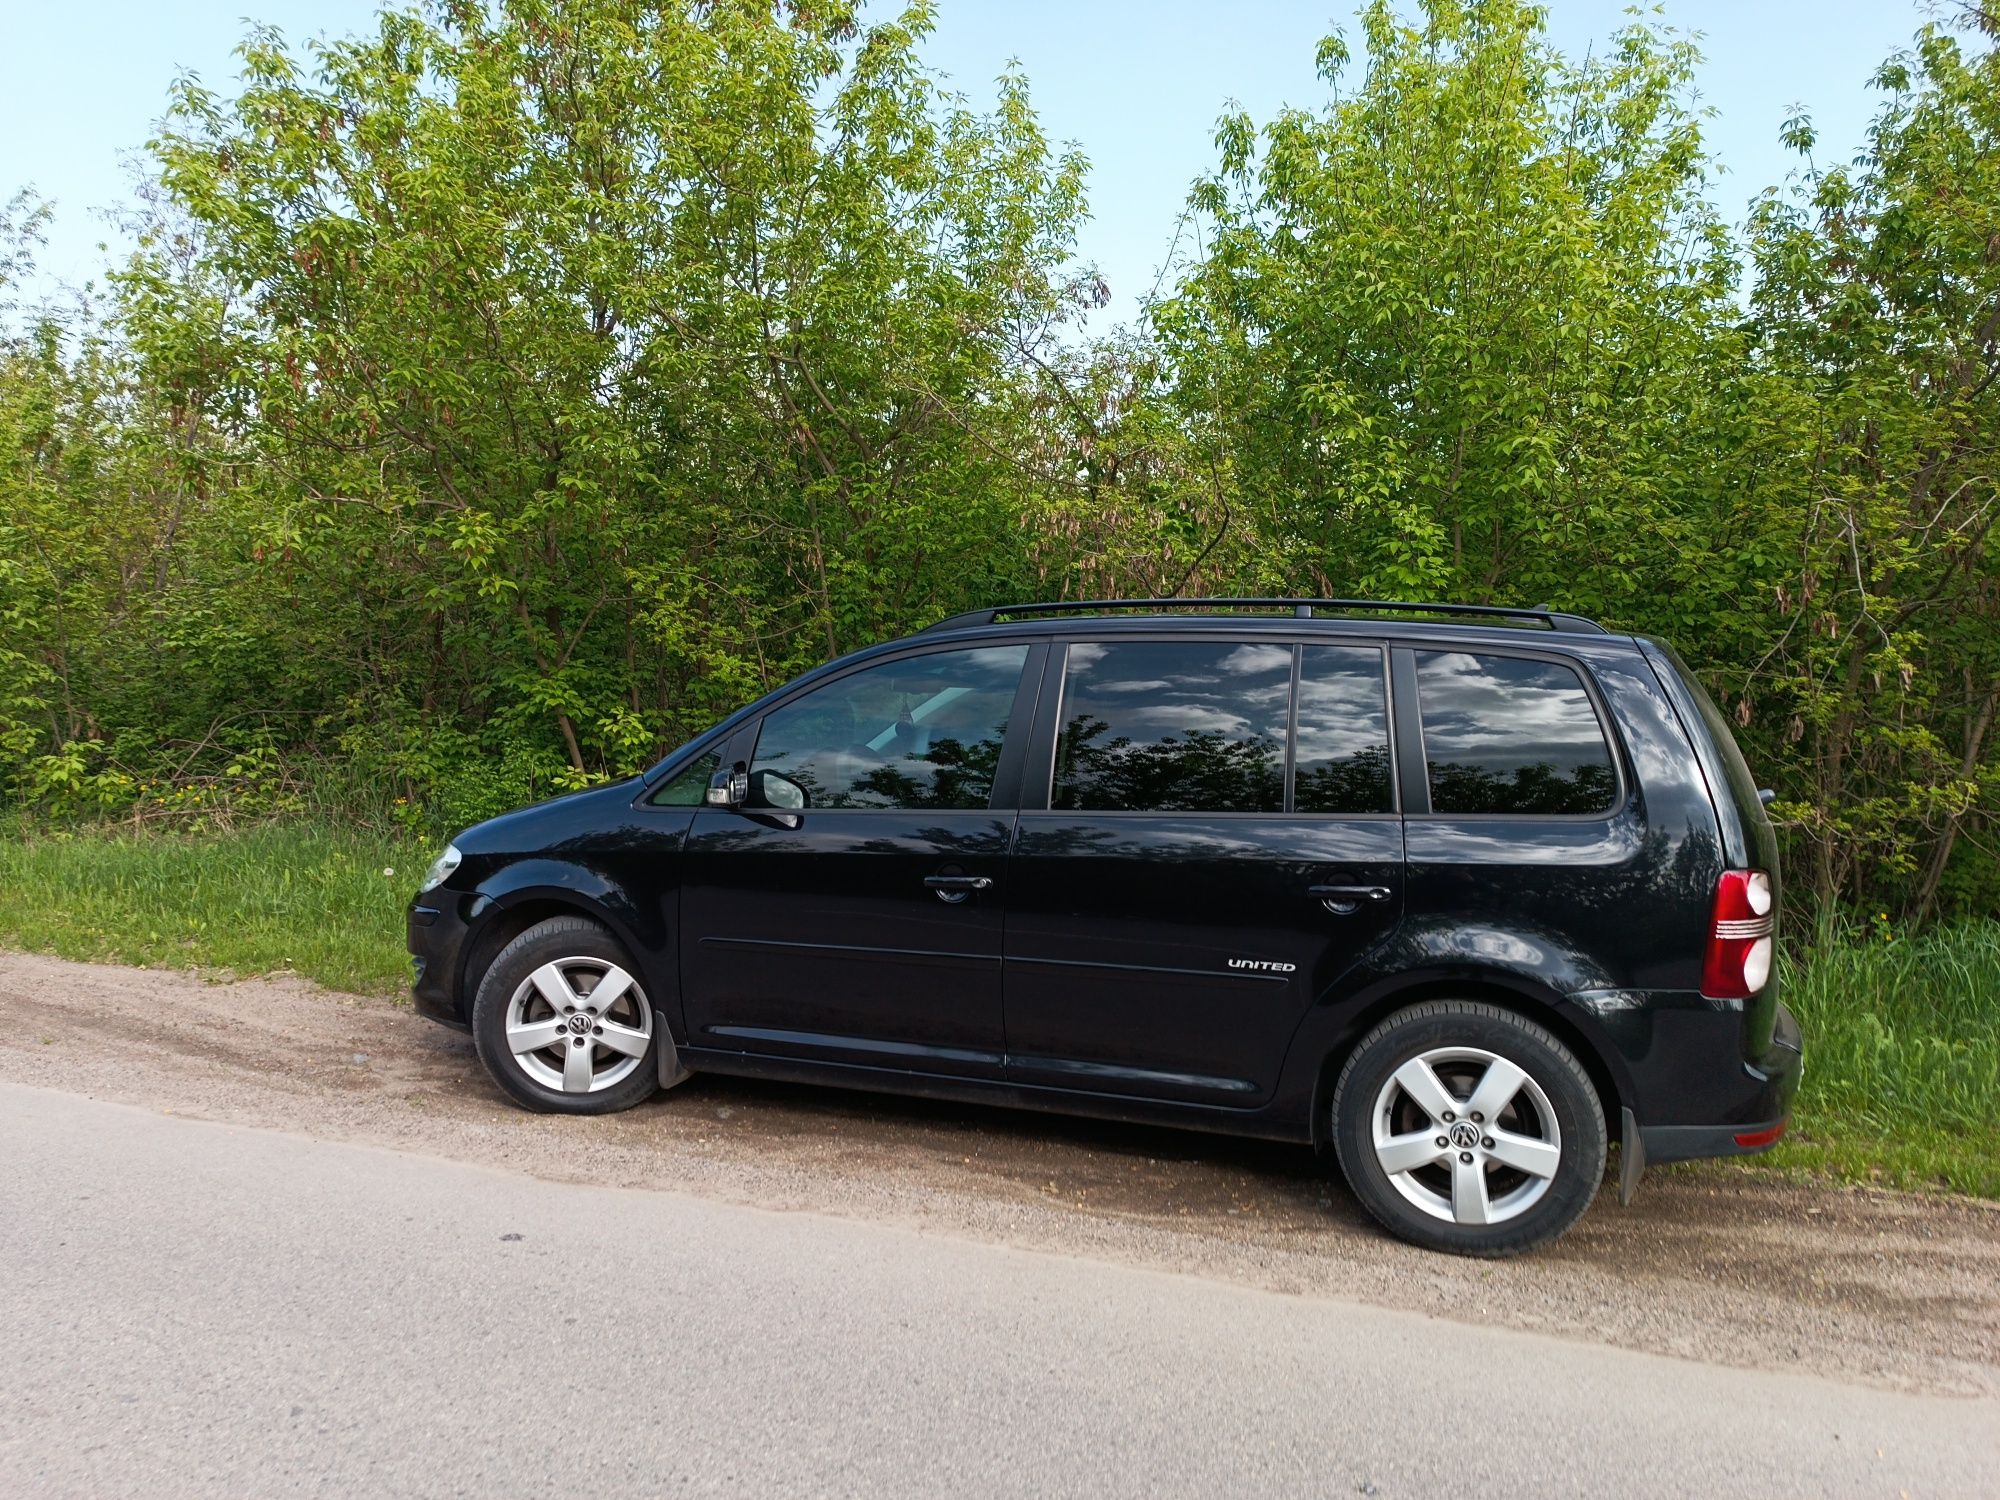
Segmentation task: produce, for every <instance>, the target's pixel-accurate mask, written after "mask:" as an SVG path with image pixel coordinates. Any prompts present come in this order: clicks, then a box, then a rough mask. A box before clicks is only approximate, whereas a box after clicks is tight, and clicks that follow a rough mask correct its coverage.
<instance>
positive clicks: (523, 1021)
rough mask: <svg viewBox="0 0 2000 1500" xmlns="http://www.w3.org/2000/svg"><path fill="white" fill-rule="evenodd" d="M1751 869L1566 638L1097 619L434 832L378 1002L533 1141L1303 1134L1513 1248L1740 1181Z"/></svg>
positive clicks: (1733, 834) (1276, 622) (1759, 920)
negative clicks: (432, 1036) (929, 1105)
mask: <svg viewBox="0 0 2000 1500" xmlns="http://www.w3.org/2000/svg"><path fill="white" fill-rule="evenodd" d="M1779 896H1780V890H1779V883H1778V868H1777V844H1776V839H1775V836H1774V834H1773V831H1772V829H1771V826H1770V823H1769V821H1768V819H1767V818H1766V816H1765V813H1764V806H1763V798H1762V797H1761V796H1760V794H1759V792H1758V791H1757V789H1756V786H1755V783H1754V782H1753V781H1752V779H1751V776H1750V772H1749V770H1748V768H1747V767H1746V766H1745V764H1744V761H1743V758H1742V756H1741V754H1740V752H1739V751H1738V749H1737V747H1736V744H1735V742H1734V740H1733V738H1732V737H1731V735H1730V732H1729V728H1728V726H1727V724H1726V722H1725V721H1724V720H1723V718H1722V716H1721V715H1720V714H1719V713H1718V712H1717V710H1716V709H1715V707H1714V705H1713V704H1712V703H1711V702H1710V701H1709V699H1708V697H1707V696H1706V694H1705V693H1704V692H1703V690H1702V689H1701V687H1700V685H1699V683H1698V682H1697V681H1696V679H1695V678H1694V676H1693V675H1692V674H1691V673H1690V672H1689V671H1688V670H1687V669H1686V667H1685V666H1684V665H1683V664H1682V663H1681V662H1680V660H1679V659H1678V657H1676V656H1675V654H1674V653H1673V651H1672V650H1671V648H1669V647H1668V646H1666V645H1665V644H1663V643H1661V642H1659V641H1656V640H1652V639H1650V638H1647V637H1642V636H1631V635H1618V634H1612V633H1610V632H1607V631H1605V630H1604V629H1602V628H1601V627H1599V626H1598V625H1596V624H1595V623H1593V622H1591V621H1588V620H1585V619H1582V618H1581V617H1578V616H1574V615H1566V614H1561V613H1556V612H1552V611H1548V610H1500V609H1487V608H1484V607H1473V606H1457V605H1423V604H1400V603H1381V602H1370V601H1341V600H1296V599H1285V600H1263V599H1260V600H1206V601H1188V600H1178V599H1176V600H1129V601H1126V600H1113V601H1099V602H1093V603H1081V604H1072V603H1064V604H1032V605H1021V606H1013V607H1003V608H996V609H991V610H982V611H978V612H975V613H973V614H968V615H959V616H954V617H953V618H951V619H948V620H945V621H942V622H940V623H939V624H938V625H935V626H933V627H932V628H930V629H929V630H926V631H924V632H922V633H920V634H918V635H916V636H912V637H909V638H907V639H904V640H898V641H894V642H890V643H888V644H886V645H881V646H875V647H871V648H869V649H867V650H864V651H858V652H855V653H853V654H851V655H849V656H845V657H842V658H841V659H839V660H838V661H834V662H830V663H828V664H827V665H825V666H823V667H820V668H818V669H817V670H815V671H812V672H809V673H807V674H806V675H805V676H803V677H800V678H799V679H797V680H796V681H794V682H791V683H788V684H787V685H786V686H784V687H782V688H779V689H778V690H777V691H775V692H773V693H770V694H768V695H766V696H765V697H763V698H762V699H759V700H758V701H757V702H755V703H753V704H750V705H749V706H748V707H746V708H744V709H742V710H741V711H739V712H738V713H736V714H734V715H732V716H731V717H730V718H728V719H726V720H725V721H724V722H722V723H721V724H718V725H716V726H715V727H714V728H713V729H711V730H709V731H708V732H707V733H705V734H703V735H701V736H699V737H698V738H696V739H695V740H693V741H692V742H690V743H689V744H687V745H686V746H684V747H682V748H681V749H680V750H678V751H676V752H675V753H674V754H672V755H670V756H669V757H668V758H667V759H666V760H664V761H662V762H661V763H660V764H659V765H657V766H655V767H654V768H653V769H652V770H651V771H649V772H647V773H646V774H645V775H643V776H640V777H636V778H633V779H630V780H627V781H622V782H618V783H615V784H612V785H607V786H603V787H597V788H594V789H592V790H589V791H585V792H579V793H576V794H573V795H571V796H568V797H562V798H558V799H556V800H555V801H552V802H547V803H543V804H540V805H538V806H534V807H529V808H525V809H523V810H521V811H519V812H514V813H510V814H507V815H506V816H503V817H499V818H495V819H493V820H491V821H489V822H486V823H482V824H480V825H478V826H477V827H474V828H471V829H468V830H467V831H466V832H464V833H462V834H460V835H459V836H458V837H457V838H456V839H454V840H453V842H452V844H451V846H450V847H449V848H448V849H447V850H446V851H445V853H444V855H443V856H442V857H441V858H440V859H439V861H438V863H437V865H436V866H434V867H433V870H432V873H431V875H430V877H429V878H427V880H426V884H425V888H424V890H423V891H422V892H421V893H420V894H419V895H418V897H417V899H416V901H415V903H414V904H413V905H412V906H411V908H410V915H409V939H410V950H411V953H412V955H413V956H414V959H415V962H416V970H417V977H416V983H415V998H416V1005H417V1008H418V1010H419V1011H420V1012H422V1013H423V1014H425V1015H427V1016H430V1017H432V1018H433V1019H436V1020H439V1021H442V1022H445V1023H447V1024H449V1025H454V1026H458V1027H461V1028H464V1029H467V1030H469V1031H470V1032H471V1033H472V1036H473V1038H474V1041H475V1043H476V1046H477V1048H478V1051H479V1055H480V1057H481V1059H482V1060H483V1061H484V1063H485V1065H486V1067H487V1068H488V1069H489V1071H490V1072H491V1073H492V1075H493V1078H494V1079H495V1081H496V1082H497V1083H498V1084H499V1085H500V1087H501V1088H502V1089H503V1090H505V1091H506V1093H507V1094H509V1095H510V1096H511V1097H512V1098H514V1099H515V1100H517V1101H518V1102H519V1103H521V1104H522V1105H524V1106H526V1107H527V1108H529V1109H534V1110H543V1111H550V1112H557V1113H569V1114H598V1113H605V1112H609V1111H612V1110H619V1109H625V1108H629V1107H630V1106H632V1105H634V1104H637V1103H639V1102H640V1101H641V1100H643V1099H645V1098H647V1097H648V1096H649V1095H651V1094H652V1093H653V1092H654V1091H655V1090H657V1089H659V1088H662V1087H671V1086H672V1085H674V1084H676V1083H678V1082H680V1081H682V1080H683V1079H685V1078H686V1077H687V1076H688V1075H689V1074H690V1073H694V1072H716V1073H732V1074H745V1075H754V1076H761V1077H771V1078H783V1079H794V1080H801V1081H812V1082H821V1083H830V1084H836V1085H843V1086H847V1087H852V1088H869V1089H886V1090H896V1091H903V1092H915V1093H921V1094H925V1095H931V1096H937V1097H945V1098H954V1099H964V1100H969V1101H981V1102H989V1103H1003V1104H1013V1105H1020V1106H1024V1107H1029V1108H1037V1109H1049V1110H1062V1111H1069V1112H1074V1113H1080V1114H1089V1115H1098V1116H1106V1117H1111V1118H1116V1119H1122V1120H1132V1121H1145V1122H1153V1123H1167V1124H1174V1125H1183V1126H1190V1127H1194V1128H1197V1129H1206V1130H1216V1131H1225V1132H1232V1133H1237V1134H1243V1135H1252V1136H1260V1137H1267V1138H1271V1139H1276V1140H1285V1141H1297V1142H1299V1143H1302V1144H1310V1145H1313V1146H1316V1147H1319V1148H1321V1149H1324V1150H1329V1151H1330V1152H1331V1153H1332V1154H1333V1155H1334V1156H1336V1157H1337V1159H1338V1160H1339V1163H1340V1165H1341V1168H1342V1170H1343V1171H1344V1173H1345V1175H1346V1178H1347V1180H1348V1182H1349V1183H1350V1184H1351V1186H1352V1187H1353V1190H1354V1192H1355V1194H1356V1196H1357V1197H1358V1198H1359V1199H1360V1200H1361V1202H1362V1204H1363V1205H1364V1206H1365V1207H1366V1208H1367V1209H1368V1210H1369V1211H1370V1212H1371V1213H1372V1214H1373V1215H1374V1216H1375V1217H1376V1218H1377V1219H1379V1220H1380V1221H1381V1222H1382V1223H1383V1224H1384V1225H1385V1226H1387V1227H1388V1228H1389V1229H1390V1230H1391V1231H1393V1232H1394V1233H1396V1234H1398V1235H1401V1236H1403V1237H1404V1238H1406V1239H1409V1240H1412V1241H1414V1242H1416V1243H1418V1244H1421V1245H1426V1246H1429V1247H1432V1248H1435V1249H1440V1250H1449V1251H1457V1252H1461V1253H1466V1254H1476V1255H1505V1254H1513V1253H1518V1252H1520V1251H1524V1250H1527V1249H1530V1248H1533V1247H1535V1246H1537V1245H1541V1244H1545V1243H1547V1242H1548V1241H1549V1240H1551V1239H1553V1238H1554V1237H1555V1236H1557V1235H1559V1234H1560V1233H1562V1232H1563V1230H1565V1229H1566V1228H1568V1227H1569V1225H1571V1224H1572V1223H1574V1222H1575V1221H1576V1219H1577V1218H1578V1217H1579V1216H1580V1215H1581V1214H1582V1213H1583V1212H1584V1211H1585V1210H1586V1209H1587V1208H1588V1207H1589V1205H1590V1203H1591V1201H1592V1199H1593V1198H1594V1196H1595V1195H1596V1192H1597V1189H1598V1186H1599V1183H1600V1181H1601V1179H1602V1178H1603V1175H1604V1171H1605V1163H1606V1159H1607V1152H1608V1147H1609V1145H1610V1143H1611V1141H1612V1139H1613V1138H1614V1133H1615V1138H1616V1139H1617V1140H1618V1142H1619V1143H1620V1146H1621V1151H1620V1184H1619V1187H1620V1195H1621V1198H1624V1199H1629V1198H1630V1195H1631V1193H1632V1191H1633V1190H1634V1189H1635V1188H1636V1186H1637V1184H1638V1181H1639V1177H1640V1174H1641V1173H1642V1172H1643V1170H1644V1168H1645V1165H1646V1163H1648V1162H1649V1161H1650V1162H1661V1161H1671V1160H1680V1159H1685V1158H1690V1157H1700V1156H1723V1155H1732V1154H1738V1153H1742V1152H1750V1151H1758V1150H1762V1149H1765V1148H1767V1147H1768V1146H1770V1145H1771V1144H1772V1143H1773V1142H1774V1141H1776V1140H1777V1139H1778V1137H1779V1136H1780V1135H1781V1134H1782V1132H1783V1130H1784V1128H1785V1125H1786V1122H1787V1119H1788V1114H1789V1110H1790V1104H1791V1098H1792V1095H1793V1092H1794V1090H1795V1088H1796V1086H1797V1082H1798V1078H1799V1073H1800V1068H1801V1042H1800V1037H1799V1031H1798V1027H1797V1025H1796V1023H1795V1022H1794V1021H1793V1019H1792V1017H1791V1015H1790V1013H1789V1012H1788V1011H1786V1009H1785V1008H1784V1006H1783V1005H1782V1004H1780V1003H1779V999H1778V995H1777V992H1776V984H1775V981H1774V978H1773V970H1772V957H1773V943H1774V941H1775V938H1774V926H1775V922H1776V917H1777V907H1778V901H1779Z"/></svg>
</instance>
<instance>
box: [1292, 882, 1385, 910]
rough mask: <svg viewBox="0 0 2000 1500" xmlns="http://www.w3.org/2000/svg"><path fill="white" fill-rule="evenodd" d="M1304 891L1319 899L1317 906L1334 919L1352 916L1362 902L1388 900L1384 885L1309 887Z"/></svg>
mask: <svg viewBox="0 0 2000 1500" xmlns="http://www.w3.org/2000/svg"><path fill="white" fill-rule="evenodd" d="M1306 890H1307V891H1308V892H1310V893H1311V894H1312V895H1315V896H1317V897H1319V904H1320V905H1321V906H1324V907H1325V908H1326V909H1327V910H1328V911H1330V912H1332V913H1333V914H1334V915H1335V916H1336V917H1349V916H1352V915H1354V913H1355V912H1357V911H1359V910H1360V909H1361V903H1362V902H1364V901H1387V900H1388V899H1389V887H1387V886H1386V885H1309V886H1307V887H1306Z"/></svg>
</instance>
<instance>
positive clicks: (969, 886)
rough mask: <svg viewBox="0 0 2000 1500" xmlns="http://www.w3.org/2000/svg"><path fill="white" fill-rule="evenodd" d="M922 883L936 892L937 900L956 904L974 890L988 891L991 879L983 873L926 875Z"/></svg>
mask: <svg viewBox="0 0 2000 1500" xmlns="http://www.w3.org/2000/svg"><path fill="white" fill-rule="evenodd" d="M924 884H925V885H927V886H929V887H930V888H931V889H932V890H934V891H936V892H937V894H938V900H940V901H944V902H947V903H949V904H950V905H953V906H956V905H957V904H958V903H959V902H961V901H963V900H964V899H965V898H966V897H967V896H970V895H971V894H972V893H973V892H974V891H990V890H992V889H993V881H992V879H991V878H990V877H988V876H985V875H926V876H925V877H924Z"/></svg>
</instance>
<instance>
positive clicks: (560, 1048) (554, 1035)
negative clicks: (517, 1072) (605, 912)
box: [506, 956, 653, 1094]
mask: <svg viewBox="0 0 2000 1500" xmlns="http://www.w3.org/2000/svg"><path fill="white" fill-rule="evenodd" d="M506 1037H507V1050H508V1051H509V1052H510V1053H512V1054H513V1057H514V1062H515V1064H516V1065H517V1066H518V1067H519V1068H520V1069H521V1071H522V1072H523V1073H525V1074H526V1075H527V1076H528V1077H529V1078H531V1079H533V1080H534V1081H535V1082H536V1083H538V1084H540V1085H541V1086H542V1087H543V1088H545V1089H554V1090H556V1091H557V1092H559V1093H565V1094H593V1093H598V1092H600V1091H601V1090H604V1089H608V1088H613V1087H615V1086H616V1085H618V1084H620V1083H623V1082H624V1081H625V1080H626V1079H627V1078H629V1077H631V1076H632V1074H633V1072H634V1071H635V1070H637V1069H638V1068H639V1067H641V1066H643V1065H644V1063H645V1061H646V1053H647V1050H648V1049H649V1048H650V1047H651V1046H652V1043H653V1010H652V1007H651V1006H650V1005H648V1004H647V1003H646V996H645V992H644V991H642V990H641V989H640V988H639V984H638V981H637V980H635V979H634V978H633V977H632V976H631V975H630V974H629V973H627V972H626V971H625V970H624V969H622V968H620V967H619V966H618V965H617V964H615V963H613V962H611V961H610V960H609V959H603V958H591V957H588V956H578V957H575V958H559V959H556V960H554V961H553V962H551V963H545V964H543V965H542V966H541V967H540V968H538V969H536V970H535V971H534V972H533V973H531V974H529V975H528V977H527V978H526V979H523V980H522V981H521V982H520V984H518V985H517V986H515V989H514V993H513V995H512V997H511V998H509V1000H508V1001H507V1015H506Z"/></svg>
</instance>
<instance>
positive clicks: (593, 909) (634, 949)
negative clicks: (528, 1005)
mask: <svg viewBox="0 0 2000 1500" xmlns="http://www.w3.org/2000/svg"><path fill="white" fill-rule="evenodd" d="M551 917H583V918H586V919H587V920H589V921H592V922H596V923H598V924H599V925H600V926H602V927H604V928H605V929H606V930H607V931H608V932H610V934H611V935H612V936H613V937H615V938H616V939H617V940H618V941H619V943H620V944H622V945H623V946H624V948H625V951H626V952H628V953H630V954H631V955H632V957H633V961H634V962H635V963H639V964H643V965H645V966H646V968H647V969H648V970H651V969H652V968H653V967H654V965H653V964H651V963H649V962H648V959H649V957H650V955H649V954H648V951H647V949H646V947H645V945H644V944H642V943H640V942H639V941H638V940H637V938H636V936H635V935H634V934H633V932H632V931H631V929H630V926H629V925H628V924H627V923H625V922H623V921H621V920H620V919H619V917H618V914H617V913H616V911H614V910H613V909H612V908H611V907H610V906H609V905H608V904H607V903H605V902H602V901H600V900H597V899H594V898H593V897H592V896H590V895H587V894H585V893H584V892H582V891H579V890H577V889H575V888H574V887H565V886H542V885H529V886H521V887H517V888H513V889H508V890H504V891H494V892H488V891H482V892H481V893H480V896H479V899H478V902H477V903H476V904H475V905H474V907H473V909H472V912H471V915H470V916H469V918H468V922H469V924H470V926H471V928H472V936H471V938H470V940H469V941H468V942H467V943H466V945H465V956H464V958H463V960H462V961H461V966H460V970H459V976H458V994H459V997H460V1002H459V1003H460V1005H461V1006H462V1008H463V1009H464V1011H465V1014H466V1017H467V1019H468V1020H469V1019H470V1018H471V1015H472V1003H473V1001H474V1000H475V999H477V998H478V995H479V986H480V983H481V981H483V980H484V979H485V978H486V971H487V970H488V969H490V968H492V967H493V961H494V960H495V959H496V958H498V957H499V956H500V954H501V952H502V951H503V950H504V949H505V948H506V946H507V945H508V944H509V943H511V942H513V941H514V939H515V938H517V937H519V936H520V935H521V934H522V933H524V932H526V931H527V930H528V929H529V928H531V927H534V926H537V925H539V924H540V923H542V922H546V921H547V920H549V918H551ZM645 979H646V988H647V990H648V991H649V992H650V993H651V994H653V995H654V996H656V997H659V996H661V991H660V988H659V980H658V976H657V975H656V974H653V973H651V972H648V973H647V974H646V976H645ZM653 1003H654V1005H655V1006H656V1007H658V1006H659V1005H660V1003H661V1000H660V998H655V1000H654V1002H653Z"/></svg>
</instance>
